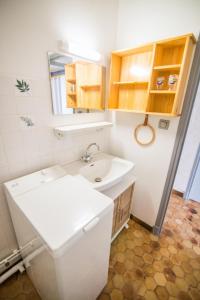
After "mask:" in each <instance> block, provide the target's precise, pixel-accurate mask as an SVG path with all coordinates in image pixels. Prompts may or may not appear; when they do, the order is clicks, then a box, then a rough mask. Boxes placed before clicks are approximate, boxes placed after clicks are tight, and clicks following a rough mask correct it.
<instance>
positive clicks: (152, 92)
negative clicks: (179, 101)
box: [150, 90, 176, 94]
mask: <svg viewBox="0 0 200 300" xmlns="http://www.w3.org/2000/svg"><path fill="white" fill-rule="evenodd" d="M150 94H176V91H171V90H150Z"/></svg>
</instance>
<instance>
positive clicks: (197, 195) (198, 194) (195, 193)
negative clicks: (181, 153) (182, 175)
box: [183, 144, 200, 203]
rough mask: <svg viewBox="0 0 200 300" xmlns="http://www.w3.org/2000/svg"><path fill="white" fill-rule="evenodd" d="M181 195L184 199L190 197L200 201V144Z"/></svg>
mask: <svg viewBox="0 0 200 300" xmlns="http://www.w3.org/2000/svg"><path fill="white" fill-rule="evenodd" d="M183 197H184V199H186V200H189V199H191V200H194V201H197V202H199V203H200V144H199V146H198V150H197V154H196V157H195V161H194V164H193V168H192V172H191V175H190V179H189V182H188V185H187V189H186V192H185V194H184V196H183Z"/></svg>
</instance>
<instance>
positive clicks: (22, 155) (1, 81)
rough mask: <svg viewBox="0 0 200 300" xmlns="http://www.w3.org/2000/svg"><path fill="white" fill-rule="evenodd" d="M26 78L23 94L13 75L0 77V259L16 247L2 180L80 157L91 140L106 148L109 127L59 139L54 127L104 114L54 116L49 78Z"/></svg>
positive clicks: (101, 116) (99, 118) (93, 118)
mask: <svg viewBox="0 0 200 300" xmlns="http://www.w3.org/2000/svg"><path fill="white" fill-rule="evenodd" d="M18 79H25V80H26V81H27V83H29V85H30V92H29V93H28V94H27V95H26V94H24V93H19V91H18V90H17V89H16V87H15V85H16V77H12V76H5V75H4V76H3V75H1V76H0V258H2V257H5V256H6V255H7V254H9V253H10V251H11V250H12V249H14V248H15V247H16V243H15V238H14V234H13V230H12V225H11V222H10V217H9V213H8V209H7V205H6V202H5V199H4V196H3V192H2V183H3V182H5V181H7V180H10V179H12V178H15V177H18V176H22V175H25V174H28V173H31V172H34V171H36V170H39V169H42V168H45V167H49V166H51V165H54V164H61V165H62V164H65V163H67V162H71V161H74V160H77V159H79V158H80V156H81V153H82V152H83V151H84V149H85V148H86V147H87V145H88V144H89V143H91V142H94V141H95V142H97V143H98V144H99V145H100V147H101V150H106V149H107V141H108V139H107V138H106V136H107V134H108V130H103V131H100V132H99V131H98V132H96V131H94V132H93V131H92V132H89V133H86V134H76V135H71V136H70V135H69V136H67V137H65V138H64V139H62V140H58V139H57V137H56V136H55V135H54V133H53V127H54V126H56V125H60V124H66V123H69V122H73V123H74V122H79V123H81V122H86V121H87V120H88V118H89V121H90V122H92V121H93V120H94V121H98V120H103V119H104V117H105V116H104V113H97V114H90V116H88V115H87V114H84V115H81V116H68V117H66V116H65V117H61V116H60V117H59V116H53V114H52V107H51V95H50V86H49V80H48V78H46V79H44V78H40V79H30V78H26V77H19V78H18ZM21 116H24V117H29V118H31V120H32V121H33V123H34V126H32V127H27V126H26V124H25V123H24V122H23V121H22V120H21V118H20V117H21Z"/></svg>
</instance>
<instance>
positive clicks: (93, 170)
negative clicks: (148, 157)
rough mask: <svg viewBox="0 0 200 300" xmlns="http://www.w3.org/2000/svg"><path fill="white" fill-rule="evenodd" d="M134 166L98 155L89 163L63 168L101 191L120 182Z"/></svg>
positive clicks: (80, 162)
mask: <svg viewBox="0 0 200 300" xmlns="http://www.w3.org/2000/svg"><path fill="white" fill-rule="evenodd" d="M134 166H135V165H134V164H133V163H132V162H130V161H127V160H124V159H121V158H119V157H115V156H112V155H108V154H105V153H100V154H96V155H95V156H94V158H93V160H92V162H90V163H85V162H83V161H76V162H73V163H71V164H68V165H65V166H64V168H65V170H66V171H67V173H68V174H71V175H73V176H76V177H77V178H79V179H80V180H81V181H84V182H85V183H87V184H89V185H90V186H92V187H93V188H95V189H96V190H98V191H103V190H106V189H107V188H109V187H111V186H113V185H114V184H116V183H117V182H119V181H121V180H122V179H123V177H124V176H126V175H127V174H128V173H129V172H130V171H132V170H133V168H134Z"/></svg>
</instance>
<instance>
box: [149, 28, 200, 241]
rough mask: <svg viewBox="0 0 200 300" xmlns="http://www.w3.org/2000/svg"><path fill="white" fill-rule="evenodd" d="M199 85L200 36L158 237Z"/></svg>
mask: <svg viewBox="0 0 200 300" xmlns="http://www.w3.org/2000/svg"><path fill="white" fill-rule="evenodd" d="M199 83H200V34H199V38H198V40H197V44H196V49H195V53H194V58H193V62H192V66H191V71H190V76H189V80H188V85H187V89H186V94H185V99H184V106H183V111H182V115H181V117H180V121H179V125H178V130H177V134H176V139H175V144H174V148H173V152H172V156H171V161H170V165H169V169H168V173H167V179H166V182H165V186H164V190H163V195H162V198H161V202H160V207H159V210H158V215H157V218H156V222H155V225H154V227H153V233H154V234H156V235H159V234H160V233H161V230H162V225H163V222H164V219H165V214H166V211H167V207H168V203H169V199H170V196H171V192H172V189H173V185H174V180H175V176H176V173H177V169H178V164H179V160H180V157H181V153H182V149H183V144H184V141H185V137H186V134H187V129H188V126H189V121H190V117H191V114H192V109H193V105H194V102H195V99H196V94H197V89H198V86H199Z"/></svg>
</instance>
